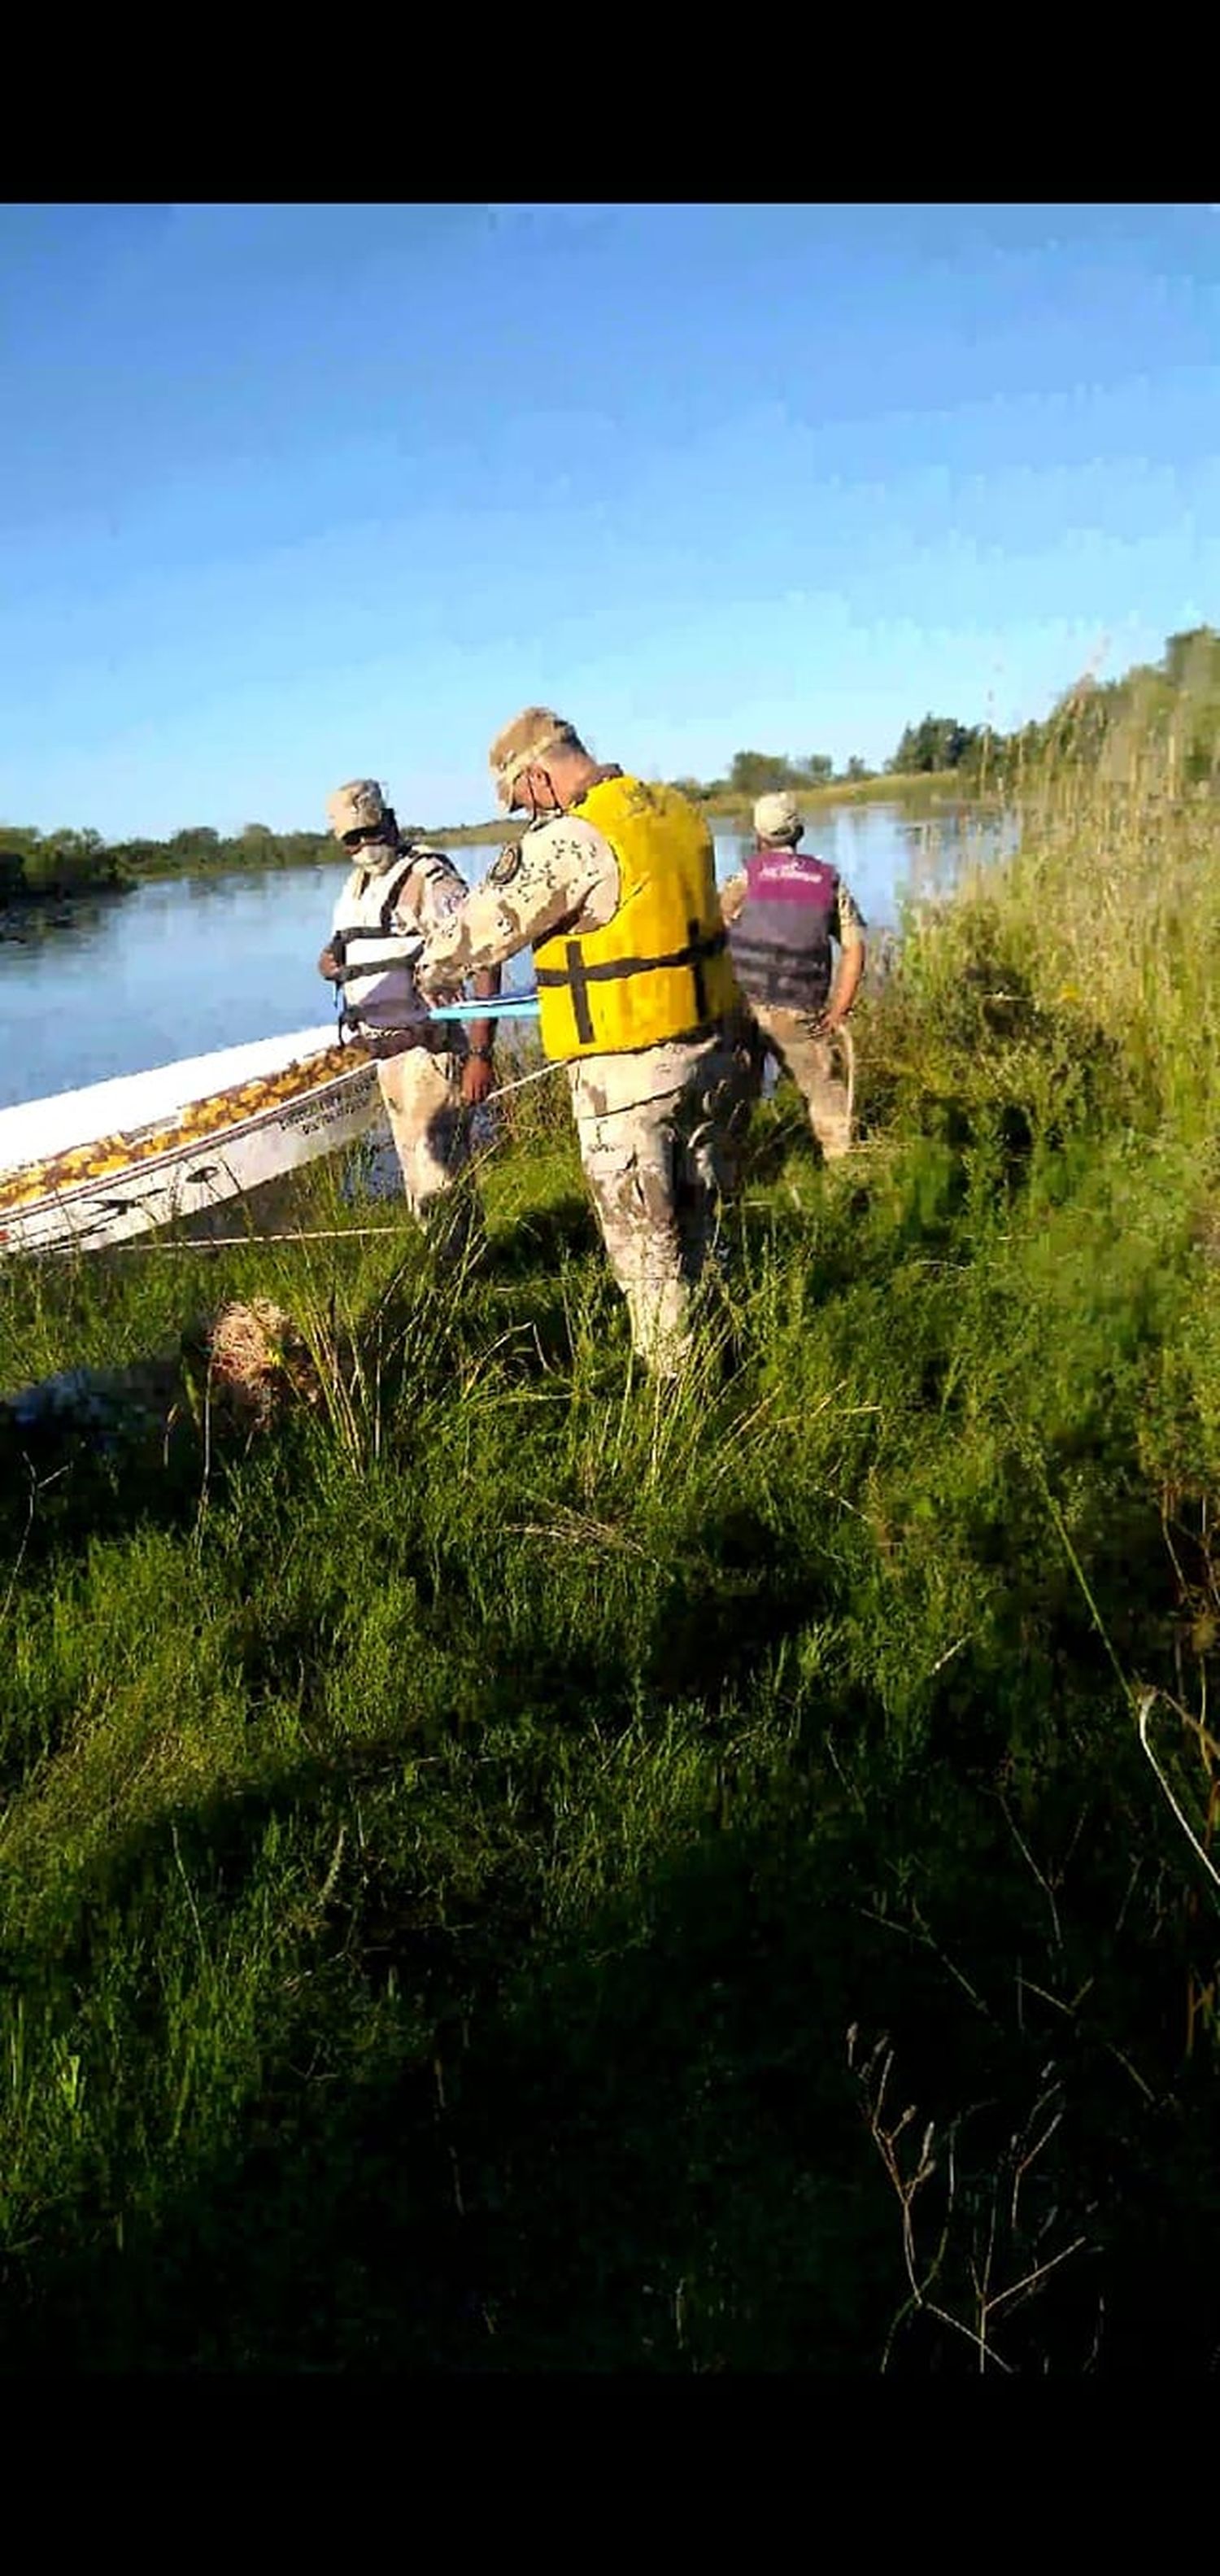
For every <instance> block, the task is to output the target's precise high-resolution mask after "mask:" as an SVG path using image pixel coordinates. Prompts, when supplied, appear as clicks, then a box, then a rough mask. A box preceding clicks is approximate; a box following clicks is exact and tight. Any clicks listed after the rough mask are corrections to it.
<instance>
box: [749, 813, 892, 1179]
mask: <svg viewBox="0 0 1220 2576" xmlns="http://www.w3.org/2000/svg"><path fill="white" fill-rule="evenodd" d="M804 829H805V824H804V818H803V816H802V814H801V812H800V808H799V806H798V805H797V801H796V798H795V796H791V795H788V794H787V793H782V794H778V795H773V796H760V797H759V799H758V802H757V804H756V806H755V808H754V830H755V833H756V835H757V847H756V848H755V849H754V850H753V851H752V852H751V854H750V857H749V858H748V859H747V861H746V864H745V867H744V868H743V869H742V870H741V872H740V874H739V875H737V876H734V877H730V878H729V881H728V883H727V885H724V886H722V887H721V890H720V902H721V908H722V910H723V913H724V918H725V920H726V922H727V923H728V926H729V949H730V952H731V955H732V959H733V968H734V972H735V974H736V977H737V981H738V983H739V985H740V986H741V989H742V992H743V993H744V994H745V997H746V1000H747V1002H748V1004H749V1016H750V1019H752V1021H753V1023H754V1026H753V1029H752V1030H751V1031H750V1045H751V1054H752V1058H753V1064H754V1072H755V1079H756V1081H757V1082H759V1083H760V1082H761V1077H762V1070H763V1064H764V1061H765V1058H766V1056H767V1055H768V1054H771V1055H773V1056H775V1057H776V1058H777V1060H778V1062H779V1064H780V1065H781V1067H782V1068H783V1070H784V1071H785V1072H787V1073H790V1074H791V1076H792V1079H793V1081H794V1082H795V1084H796V1086H797V1089H798V1090H799V1091H800V1093H801V1095H802V1097H803V1099H804V1102H805V1107H806V1109H807V1111H808V1113H809V1124H810V1126H811V1127H812V1129H813V1132H814V1135H815V1136H816V1138H817V1141H818V1143H819V1145H820V1146H821V1148H822V1152H823V1154H824V1155H825V1157H826V1160H827V1162H836V1161H838V1160H839V1159H840V1157H841V1156H842V1155H844V1154H846V1153H848V1152H850V1149H851V1142H852V1114H851V1088H852V1086H851V1082H850V1079H849V1077H848V1075H847V1074H846V1073H845V1071H844V1067H843V1061H842V1056H843V1050H842V1048H841V1046H836V1044H835V1040H836V1037H837V1035H838V1032H839V1031H840V1030H841V1029H842V1028H843V1026H844V1023H845V1021H846V1019H847V1016H848V1013H849V1011H850V1010H851V1007H852V1004H853V1002H854V1001H855V998H856V995H857V993H858V992H859V989H860V979H861V976H862V975H863V973H864V963H865V946H864V933H865V929H866V927H867V924H866V923H865V921H864V918H863V916H862V914H861V913H860V911H859V910H858V908H857V906H856V904H855V902H854V901H853V899H852V895H851V893H850V890H849V888H848V887H847V886H846V885H845V884H844V882H843V879H842V877H841V876H839V875H838V873H837V871H836V870H835V869H834V868H831V867H828V866H827V865H826V864H825V862H824V860H822V859H816V858H814V857H813V856H812V855H811V854H809V853H807V852H806V851H804V850H802V849H801V848H800V847H799V843H800V839H801V835H802V833H803V831H804ZM832 940H834V941H837V943H838V946H839V949H840V952H841V954H840V957H839V964H838V972H837V974H836V972H835V965H834V955H833V951H832V947H831V942H832Z"/></svg>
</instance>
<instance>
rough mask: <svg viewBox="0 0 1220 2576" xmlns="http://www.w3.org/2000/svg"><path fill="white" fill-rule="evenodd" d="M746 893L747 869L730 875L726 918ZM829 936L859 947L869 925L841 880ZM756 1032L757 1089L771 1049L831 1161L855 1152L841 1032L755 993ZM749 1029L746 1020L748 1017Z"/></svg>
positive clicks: (723, 896)
mask: <svg viewBox="0 0 1220 2576" xmlns="http://www.w3.org/2000/svg"><path fill="white" fill-rule="evenodd" d="M746 894H747V880H746V875H745V870H744V869H743V870H742V871H741V873H740V874H739V875H737V876H733V877H730V878H729V880H728V883H727V884H726V885H723V886H722V887H721V889H720V908H721V911H722V912H723V914H724V917H725V920H726V922H730V921H736V919H737V917H738V915H739V913H740V912H741V909H742V906H743V904H744V903H745V900H746ZM829 926H830V936H831V938H832V939H835V940H837V941H838V944H839V946H840V948H842V949H843V950H844V951H846V950H847V949H850V948H859V947H860V946H861V945H862V943H863V939H864V933H865V930H866V928H867V926H868V925H867V923H866V922H865V919H864V916H863V914H862V913H861V911H860V909H859V906H858V905H857V903H856V901H855V899H854V897H853V895H852V894H851V892H850V890H849V888H848V887H847V886H845V885H844V883H843V881H842V879H841V878H840V880H839V892H838V898H837V901H836V904H835V908H834V910H833V912H832V913H831V916H830V925H829ZM745 1008H746V1011H747V1014H748V1017H749V1018H752V1019H753V1021H754V1022H755V1024H756V1030H757V1034H755V1031H754V1030H748V1035H747V1040H746V1053H747V1054H748V1055H749V1056H750V1057H751V1059H752V1062H753V1080H754V1085H755V1089H756V1091H757V1089H758V1088H759V1087H760V1086H761V1080H762V1068H763V1064H764V1062H765V1059H766V1056H767V1054H768V1053H770V1054H771V1055H773V1056H774V1057H775V1058H776V1061H777V1063H778V1064H779V1065H780V1066H781V1067H782V1069H783V1071H784V1072H785V1073H788V1074H790V1075H791V1077H792V1080H793V1081H794V1083H795V1084H796V1087H797V1089H798V1091H799V1092H800V1093H801V1096H802V1098H803V1100H804V1103H805V1107H806V1110H807V1111H808V1115H809V1124H810V1126H811V1127H812V1129H813V1133H814V1135H815V1137H816V1138H817V1141H818V1143H819V1145H820V1146H821V1148H822V1152H823V1154H824V1155H825V1157H826V1160H827V1162H828V1163H833V1162H838V1161H840V1160H841V1159H842V1157H843V1155H844V1154H848V1153H850V1151H851V1143H852V1137H851V1117H852V1111H851V1085H850V1079H849V1074H848V1066H847V1061H846V1050H845V1048H844V1046H843V1044H842V1040H841V1038H840V1036H839V1035H838V1033H837V1032H836V1033H832V1035H831V1036H830V1037H821V1036H819V1035H818V1024H817V1020H816V1018H815V1017H814V1015H813V1014H812V1013H810V1012H808V1011H790V1010H781V1009H780V1008H779V1007H778V1006H777V1005H776V1004H774V1003H771V1002H759V1001H756V1000H754V998H753V997H751V998H750V1000H749V1001H748V1002H747V1003H746V1005H745ZM747 1028H748V1021H747Z"/></svg>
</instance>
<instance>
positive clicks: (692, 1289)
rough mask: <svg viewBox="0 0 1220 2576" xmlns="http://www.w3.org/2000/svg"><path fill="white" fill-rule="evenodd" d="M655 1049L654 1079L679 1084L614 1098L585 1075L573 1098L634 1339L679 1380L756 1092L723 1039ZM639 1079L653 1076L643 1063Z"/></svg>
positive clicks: (658, 1369) (662, 1372)
mask: <svg viewBox="0 0 1220 2576" xmlns="http://www.w3.org/2000/svg"><path fill="white" fill-rule="evenodd" d="M651 1055H655V1056H656V1058H657V1059H658V1062H657V1064H656V1066H655V1067H654V1073H653V1078H654V1079H656V1078H657V1072H658V1071H661V1072H662V1078H664V1071H669V1070H672V1071H673V1073H674V1074H675V1076H676V1079H675V1082H674V1085H673V1088H671V1089H664V1090H659V1091H658V1092H657V1093H656V1094H655V1095H654V1096H653V1097H652V1098H650V1099H637V1100H634V1101H631V1100H628V1101H626V1102H624V1103H623V1104H622V1105H621V1106H619V1105H614V1106H611V1105H610V1104H609V1103H608V1102H602V1101H600V1100H599V1095H598V1091H597V1089H596V1087H595V1086H593V1085H587V1086H585V1087H583V1088H582V1085H581V1083H580V1081H579V1079H578V1080H577V1082H576V1083H575V1084H574V1086H573V1107H574V1110H575V1113H576V1136H577V1143H578V1145H579V1148H580V1159H581V1162H582V1164H583V1166H584V1170H585V1175H586V1178H587V1180H588V1183H589V1188H590V1191H591V1193H592V1197H593V1205H594V1208H595V1209H596V1212H597V1221H598V1224H599V1226H600V1228H601V1235H602V1241H603V1243H604V1244H605V1247H606V1258H607V1260H608V1262H609V1264H610V1268H611V1270H612V1272H613V1274H614V1277H615V1280H616V1281H617V1283H618V1286H619V1287H620V1288H621V1289H622V1292H623V1295H624V1297H625V1298H626V1301H627V1312H628V1315H629V1318H630V1323H631V1341H632V1347H633V1349H634V1350H635V1351H636V1352H637V1353H638V1355H639V1357H640V1358H641V1359H642V1360H644V1362H645V1363H646V1365H647V1366H648V1367H649V1368H650V1369H651V1370H652V1371H653V1372H654V1374H656V1375H657V1376H659V1377H672V1376H675V1375H676V1374H677V1373H678V1371H679V1370H680V1369H681V1367H682V1365H683V1363H684V1362H685V1360H686V1359H687V1357H688V1355H689V1353H690V1350H691V1346H692V1341H693V1329H692V1327H693V1314H692V1309H693V1305H694V1301H695V1297H696V1292H697V1289H698V1286H699V1282H700V1280H701V1279H702V1277H703V1274H704V1272H705V1270H706V1268H707V1266H708V1263H709V1260H713V1259H718V1258H719V1256H720V1254H721V1252H722V1249H723V1247H722V1242H721V1217H722V1213H723V1211H724V1209H725V1208H726V1206H727V1205H728V1203H729V1201H730V1199H731V1198H732V1196H733V1193H734V1191H735V1188H736V1183H737V1162H738V1152H739V1146H740V1140H741V1129H742V1126H743V1123H744V1120H745V1118H746V1117H747V1116H748V1109H749V1100H748V1090H747V1087H746V1084H745V1082H744V1081H743V1077H742V1067H741V1061H740V1057H739V1056H738V1055H737V1054H736V1053H735V1052H734V1050H733V1048H732V1047H731V1046H730V1045H729V1044H728V1043H727V1042H725V1041H724V1040H723V1039H712V1040H707V1041H704V1042H703V1043H702V1044H700V1045H681V1046H674V1047H667V1048H666V1049H665V1050H664V1051H663V1059H662V1051H661V1050H659V1049H658V1050H655V1051H654V1050H650V1056H651ZM625 1061H626V1060H625V1059H620V1063H621V1064H622V1063H625ZM647 1061H648V1059H644V1062H647ZM662 1064H663V1070H662ZM616 1070H617V1068H616ZM640 1078H641V1083H642V1082H643V1081H645V1080H647V1074H646V1073H645V1072H644V1071H643V1069H642V1067H641V1076H640Z"/></svg>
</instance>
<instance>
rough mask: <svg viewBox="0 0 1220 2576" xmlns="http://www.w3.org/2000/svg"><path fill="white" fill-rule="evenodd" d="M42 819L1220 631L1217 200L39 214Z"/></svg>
mask: <svg viewBox="0 0 1220 2576" xmlns="http://www.w3.org/2000/svg"><path fill="white" fill-rule="evenodd" d="M0 335H2V351H3V366H4V382H5V388H6V393H5V400H4V402H3V405H0V546H2V549H3V567H4V578H3V581H2V583H0V710H2V714H0V818H2V819H3V820H5V821H9V822H24V823H36V824H38V825H39V826H40V827H41V828H42V829H44V830H48V829H52V828H54V827H55V826H57V825H61V824H65V823H73V824H80V825H84V824H92V825H94V826H96V828H97V829H98V830H100V831H102V832H104V833H106V834H107V835H111V836H115V837H120V836H122V835H124V834H126V833H155V834H160V833H166V832H170V831H172V830H174V829H176V828H177V827H178V826H179V825H182V824H187V823H211V824H213V825H214V826H215V827H216V828H217V829H219V830H221V831H228V830H233V829H235V828H237V827H238V826H239V825H240V824H241V823H243V822H247V821H260V822H266V823H269V824H271V825H272V826H273V827H276V828H280V829H289V828H294V827H295V828H305V827H316V826H320V825H321V824H322V822H323V821H324V813H323V807H324V800H325V797H326V794H327V791H328V789H329V788H330V787H332V786H333V785H335V784H336V783H337V782H338V781H339V780H341V779H344V778H347V777H350V776H352V775H353V774H355V773H358V772H365V771H369V772H371V773H373V774H374V775H376V776H379V777H382V778H383V779H384V780H385V781H386V783H387V784H388V786H389V787H390V789H391V790H392V792H393V794H394V797H395V800H396V802H397V805H398V809H399V812H400V814H402V815H403V816H404V818H411V819H416V820H420V821H423V822H431V823H434V824H436V823H441V822H445V821H459V820H462V819H469V820H476V819H480V818H482V817H483V816H485V815H487V814H488V813H489V812H490V810H491V797H490V793H489V787H488V783H487V773H486V769H485V766H484V761H485V752H486V745H487V742H488V740H489V738H490V736H491V734H492V733H494V732H495V731H496V730H497V729H498V727H499V726H500V725H501V724H502V723H504V722H506V721H507V719H508V717H509V716H510V715H512V714H513V713H514V712H515V711H516V709H517V708H518V707H519V706H521V705H522V704H523V703H525V702H526V701H528V700H531V699H541V700H543V701H545V702H548V703H553V704H556V705H558V706H559V707H560V708H561V709H562V710H563V711H564V712H565V713H567V714H570V715H571V716H572V718H573V719H574V720H575V721H576V722H577V723H578V724H579V725H580V727H581V728H582V730H583V731H584V732H585V734H586V737H587V738H588V739H589V740H590V741H591V743H592V746H593V747H594V749H595V750H596V751H597V752H598V753H599V754H600V756H601V757H603V758H607V759H609V758H614V759H619V760H621V761H623V762H624V764H625V765H627V766H630V767H632V768H635V769H638V770H641V771H644V772H646V773H648V772H652V773H660V774H664V775H669V776H674V775H677V774H680V773H682V772H685V771H690V772H694V773H695V774H698V775H701V776H711V775H714V774H716V773H718V772H721V771H723V770H724V769H725V768H726V767H727V765H728V762H729V760H730V758H731V756H732V754H733V752H734V751H735V750H737V749H739V748H741V747H743V746H749V747H752V748H762V749H764V750H776V751H786V752H790V753H807V752H810V751H815V750H822V751H827V752H829V753H831V754H832V755H833V757H834V758H835V760H836V763H838V762H842V761H844V760H846V758H847V757H848V755H849V754H850V753H852V752H859V753H861V754H862V755H863V756H864V757H865V758H866V759H867V760H869V761H870V762H871V763H880V762H881V761H882V760H884V759H885V758H886V757H888V755H889V754H890V753H891V752H892V750H893V748H894V745H895V743H896V740H897V737H898V735H899V733H900V732H901V729H902V726H903V725H904V723H906V722H907V720H908V719H910V718H918V717H919V716H920V715H922V714H923V713H924V712H925V710H927V709H929V708H930V709H932V710H933V711H934V712H936V713H938V714H951V715H958V716H961V717H962V718H963V719H964V720H965V721H967V722H970V721H977V720H980V719H982V718H983V717H984V716H987V715H990V717H991V719H992V720H993V721H994V722H995V723H996V724H998V725H1001V726H1003V727H1008V726H1010V725H1012V724H1014V723H1017V722H1019V721H1021V720H1023V719H1024V718H1026V717H1028V716H1031V715H1039V714H1042V713H1044V712H1045V711H1046V709H1047V707H1048V706H1049V704H1050V703H1051V701H1052V699H1053V698H1054V696H1055V695H1056V694H1057V693H1058V691H1059V690H1060V689H1062V688H1063V687H1065V686H1066V685H1067V684H1068V683H1069V682H1070V681H1071V680H1072V679H1073V678H1074V677H1076V676H1077V675H1078V673H1079V672H1080V671H1081V670H1082V669H1083V668H1084V667H1085V666H1086V665H1089V664H1092V665H1093V666H1094V667H1096V668H1097V669H1098V670H1099V671H1100V674H1101V676H1103V677H1106V676H1112V675H1114V674H1116V673H1117V672H1120V671H1121V670H1123V669H1125V668H1126V667H1127V665H1128V664H1129V663H1130V662H1132V661H1133V660H1136V659H1143V658H1152V657H1154V656H1155V655H1157V654H1158V653H1159V651H1160V649H1161V646H1162V642H1163V639H1164V637H1165V636H1166V634H1168V633H1170V632H1171V631H1173V630H1174V629H1176V628H1179V627H1181V626H1184V625H1189V624H1194V623H1197V622H1200V621H1202V620H1207V621H1209V622H1212V623H1216V624H1220V437H1218V433H1217V422H1218V421H1220V209H1218V208H1216V207H1214V206H1209V205H1203V204H1200V205H1190V206H1176V207H1175V206H1147V207H1140V206H1094V207H1090V206H1060V207H1057V206H1019V207H1014V206H889V205H886V206H839V207H835V206H829V207H827V206H795V205H769V206H758V205H745V206H725V205H717V206H545V205H537V206H535V205H517V206H500V205H484V206H476V205H456V206H366V205H362V206H353V205H334V206H316V205H301V206H232V205H225V206H79V205H76V206H8V207H6V208H3V209H0Z"/></svg>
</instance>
